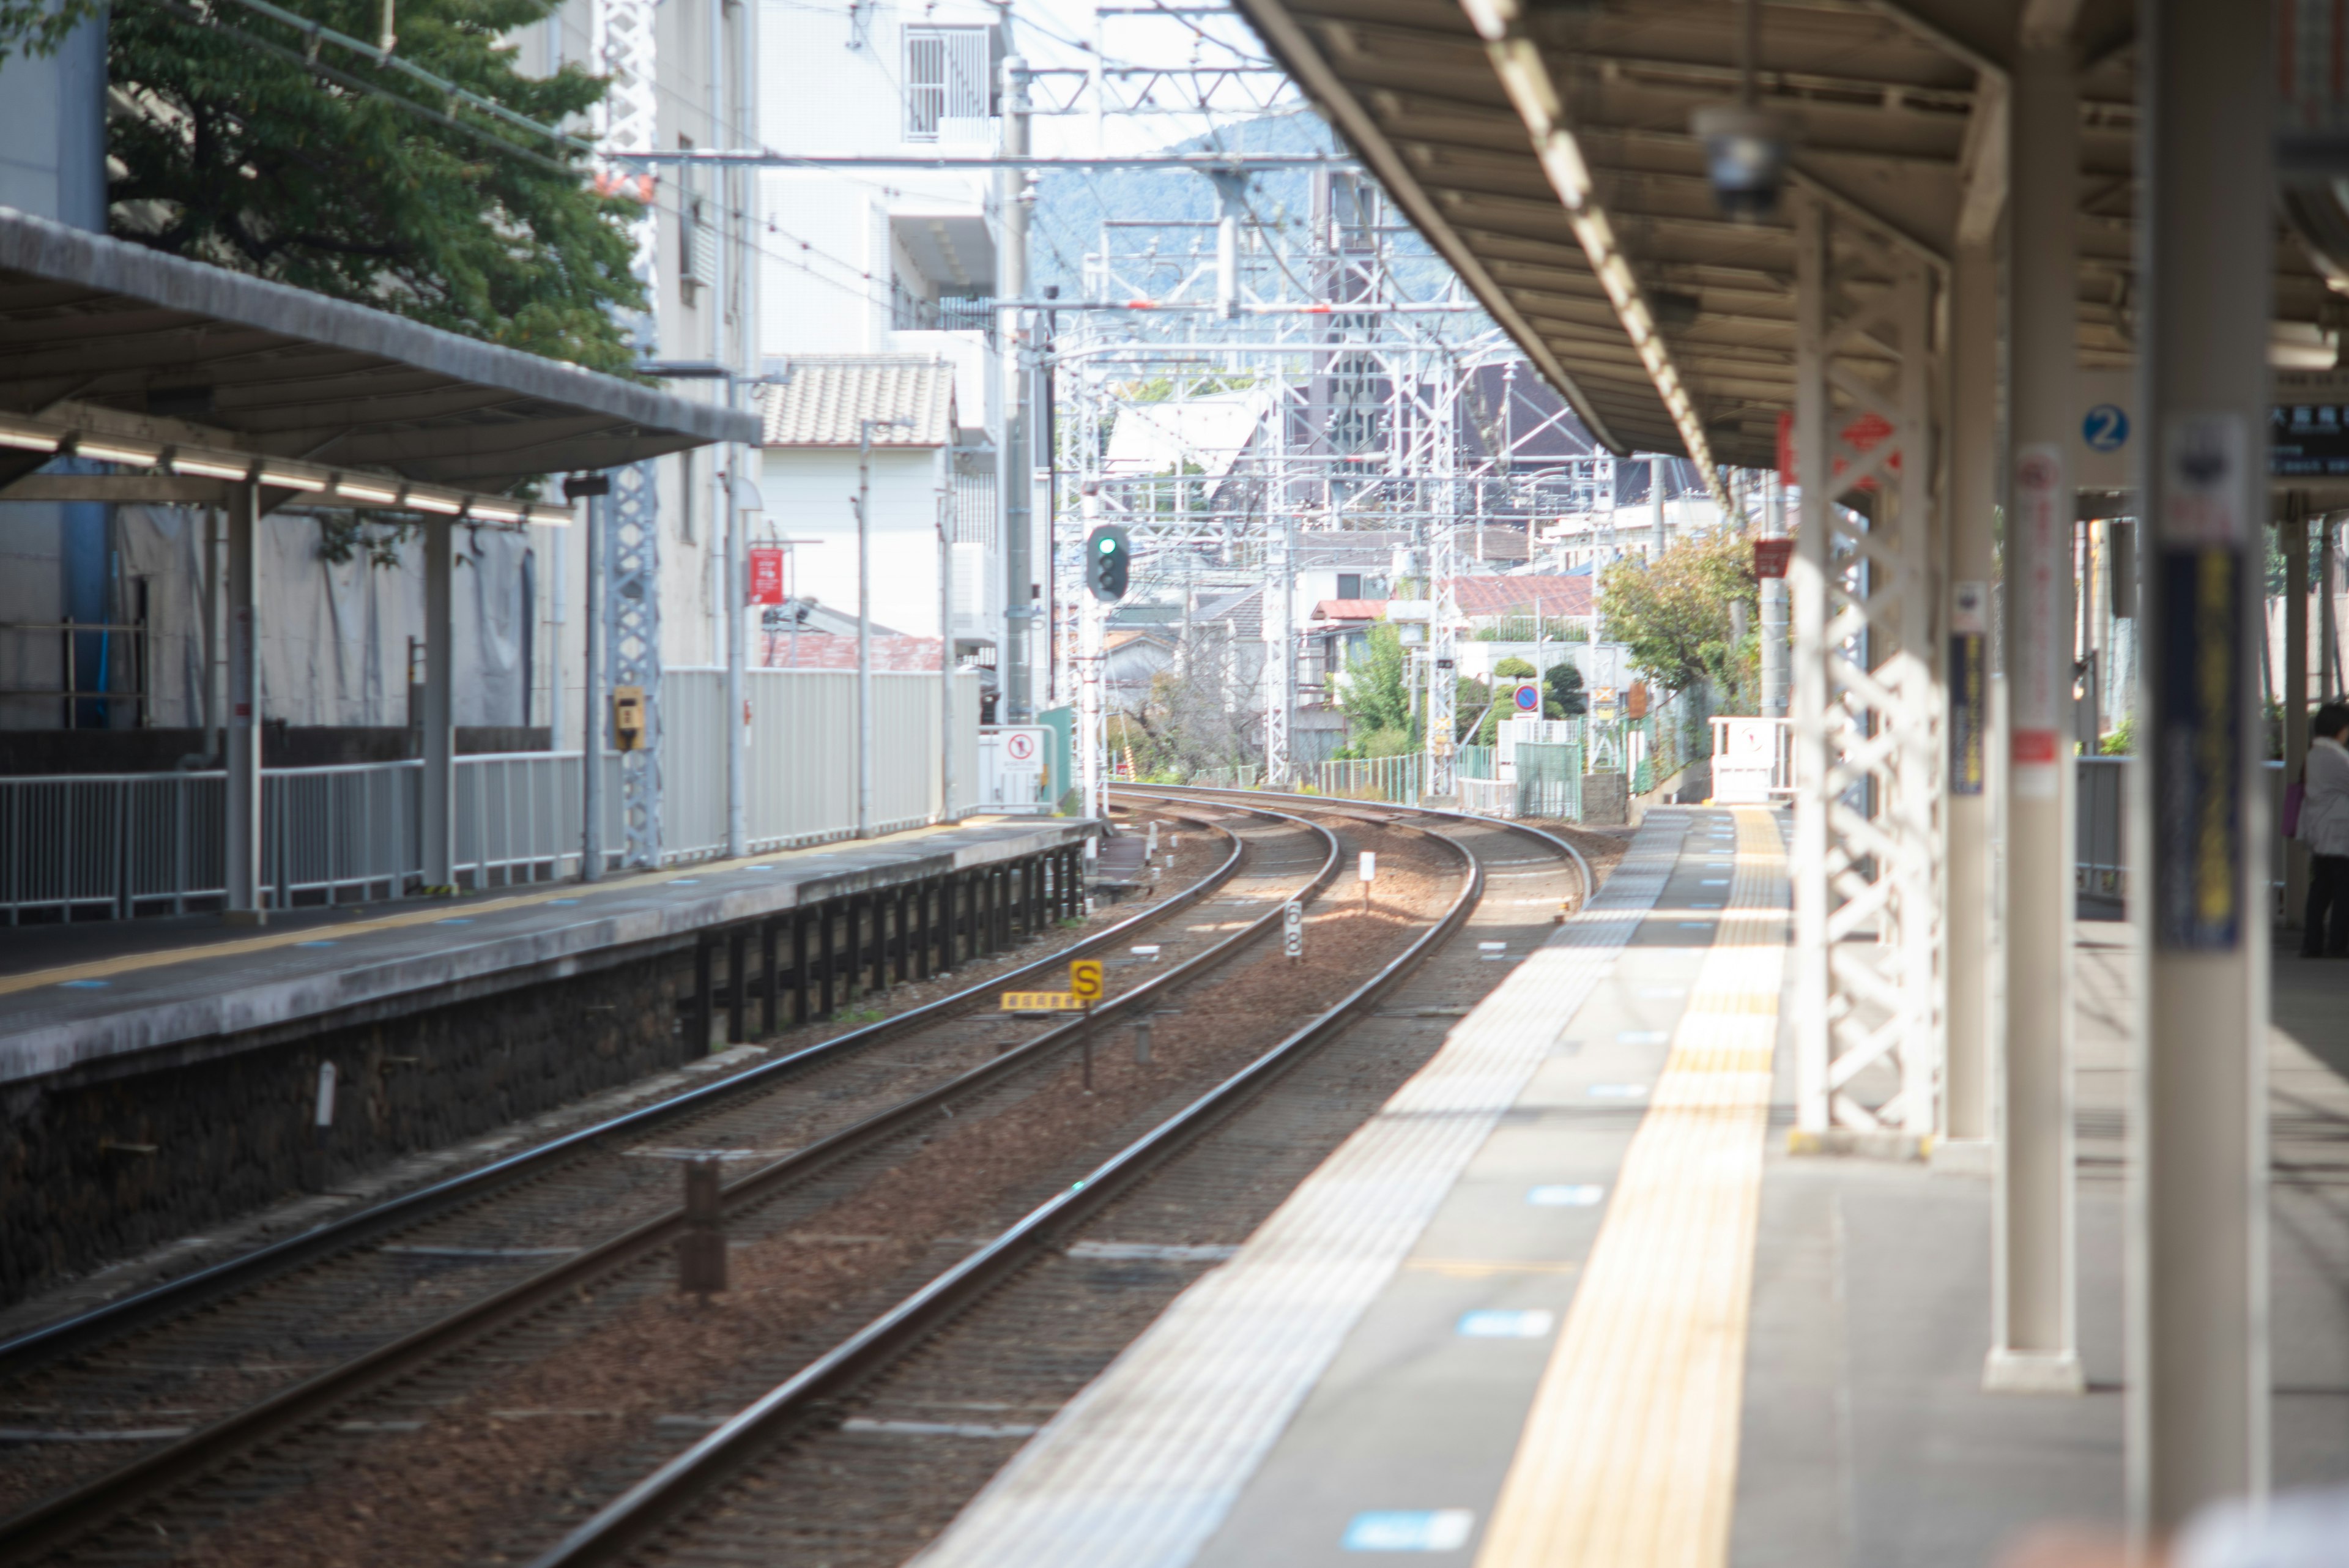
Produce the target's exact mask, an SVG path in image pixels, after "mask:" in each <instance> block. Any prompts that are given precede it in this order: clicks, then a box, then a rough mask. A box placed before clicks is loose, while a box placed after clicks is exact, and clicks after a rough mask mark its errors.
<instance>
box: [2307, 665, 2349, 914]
mask: <svg viewBox="0 0 2349 1568" xmlns="http://www.w3.org/2000/svg"><path fill="white" fill-rule="evenodd" d="M2309 728H2310V729H2311V730H2313V732H2315V734H2314V738H2313V740H2311V741H2310V742H2309V746H2308V764H2307V775H2306V781H2307V782H2306V791H2305V793H2304V794H2303V795H2302V799H2301V803H2300V822H2299V825H2298V827H2297V831H2296V832H2295V834H2294V836H2295V837H2297V838H2298V839H2299V840H2300V841H2301V842H2302V844H2305V845H2307V846H2308V855H2309V876H2308V909H2307V912H2306V915H2305V917H2304V919H2302V926H2301V940H2300V953H2301V956H2302V958H2319V957H2323V958H2343V957H2349V748H2344V746H2343V744H2342V742H2343V741H2344V739H2349V706H2344V705H2343V704H2341V703H2338V702H2327V703H2326V704H2325V705H2324V706H2323V707H2322V708H2319V709H2318V710H2317V711H2316V718H2315V720H2314V721H2313V722H2312V723H2311V724H2310V725H2309ZM2328 916H2329V918H2330V919H2331V921H2332V924H2331V925H2330V927H2328V926H2327V925H2326V923H2325V922H2326V919H2327V918H2328Z"/></svg>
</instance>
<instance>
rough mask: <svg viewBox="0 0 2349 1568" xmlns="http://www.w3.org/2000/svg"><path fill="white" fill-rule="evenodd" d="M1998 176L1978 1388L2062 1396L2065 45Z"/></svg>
mask: <svg viewBox="0 0 2349 1568" xmlns="http://www.w3.org/2000/svg"><path fill="white" fill-rule="evenodd" d="M2011 105H2012V107H2011V109H2010V110H2009V112H2010V114H2011V115H2012V116H2013V119H2012V121H2011V125H2012V130H2011V132H2010V135H2009V137H2008V146H2009V149H2010V151H2009V157H2008V162H2007V182H2008V187H2007V188H2008V191H2009V192H2010V194H2009V205H2008V209H2007V210H2008V213H2009V218H2010V230H2009V233H2010V242H2009V243H2010V244H2011V246H2012V254H2011V257H2010V264H2009V265H2010V272H2009V283H2008V300H2009V308H2010V309H2011V310H2012V311H2013V317H2012V323H2013V333H2012V340H2011V348H2012V353H2011V357H2010V360H2009V363H2010V365H2011V367H2012V378H2013V379H2012V382H2011V388H2010V393H2009V396H2010V398H2011V418H2010V425H2009V430H2008V437H2007V439H2008V442H2009V459H2008V464H2007V472H2008V484H2009V488H2010V492H2011V494H2010V500H2009V503H2008V506H2007V513H2006V516H2007V533H2006V607H2005V608H2006V614H2005V627H2004V630H2005V641H2006V659H2005V664H2006V677H2007V692H2008V702H2009V711H2010V712H2011V714H2012V725H2011V729H2010V731H2009V734H2010V742H2009V764H2008V773H2007V798H2006V801H2005V806H2006V821H2005V827H2006V865H2007V875H2006V878H2005V896H2006V910H2005V915H2006V927H2005V938H2006V941H2005V962H2006V1034H2005V1042H2004V1050H2005V1054H2004V1057H2003V1061H2004V1067H2005V1070H2004V1072H2003V1074H2002V1075H2001V1078H2000V1087H2001V1092H2002V1096H2003V1107H2002V1108H2003V1115H2002V1116H2001V1117H2000V1118H1999V1119H1998V1124H1997V1125H1998V1132H1999V1141H1998V1150H1997V1152H1998V1158H1997V1160H1996V1161H1995V1163H1994V1166H1993V1188H1992V1190H1993V1196H1992V1284H1991V1348H1990V1355H1989V1357H1988V1359H1987V1360H1986V1361H1985V1362H1984V1364H1983V1367H1982V1386H1984V1387H1985V1388H1988V1389H1993V1390H2002V1391H2008V1392H2017V1393H2051V1394H2054V1393H2069V1394H2076V1393H2078V1392H2080V1391H2081V1390H2082V1389H2083V1388H2084V1387H2085V1383H2084V1382H2083V1380H2082V1377H2081V1373H2080V1355H2079V1334H2078V1311H2077V1306H2076V1303H2075V1277H2074V1253H2075V1242H2074V1236H2075V1230H2074V1211H2073V1155H2072V1145H2073V1128H2072V914H2073V909H2072V906H2073V898H2074V893H2073V886H2072V880H2073V879H2072V856H2071V852H2070V851H2071V833H2070V820H2069V817H2070V802H2071V787H2070V786H2071V783H2072V757H2071V753H2072V748H2071V744H2070V742H2071V739H2072V726H2071V699H2072V679H2071V677H2072V599H2073V593H2072V514H2073V510H2074V501H2073V493H2072V483H2071V474H2070V472H2069V464H2068V462H2067V461H2066V459H2067V455H2068V454H2067V446H2068V442H2069V439H2070V435H2071V427H2072V422H2073V421H2074V419H2075V417H2076V415H2077V410H2075V407H2074V406H2073V405H2074V401H2075V400H2074V397H2073V385H2074V364H2075V355H2076V353H2077V350H2076V348H2075V340H2076V337H2077V328H2076V327H2075V322H2074V315H2075V306H2074V304H2073V300H2074V296H2075V292H2076V289H2077V282H2076V275H2077V272H2078V261H2077V258H2076V254H2075V250H2076V247H2075V241H2074V237H2073V230H2074V225H2075V223H2077V221H2078V220H2077V213H2078V206H2079V130H2078V127H2079V95H2078V89H2077V88H2076V86H2075V82H2074V79H2073V66H2072V57H2071V48H2070V45H2069V41H2068V40H2067V39H2065V38H2064V37H2060V36H2057V37H2044V36H2029V35H2026V36H2025V37H2024V39H2023V48H2022V50H2021V52H2020V54H2019V55H2018V57H2017V59H2016V63H2015V69H2014V72H2013V89H2012V99H2011Z"/></svg>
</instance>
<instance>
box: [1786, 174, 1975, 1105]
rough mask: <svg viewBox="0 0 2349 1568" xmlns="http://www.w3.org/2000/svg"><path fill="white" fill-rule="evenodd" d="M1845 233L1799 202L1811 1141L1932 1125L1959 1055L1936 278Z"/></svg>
mask: <svg viewBox="0 0 2349 1568" xmlns="http://www.w3.org/2000/svg"><path fill="white" fill-rule="evenodd" d="M1831 228H1832V226H1831V222H1830V218H1829V214H1828V213H1827V212H1826V209H1825V208H1824V207H1823V206H1822V205H1821V203H1819V202H1816V201H1815V200H1812V199H1809V198H1807V197H1806V198H1804V199H1803V200H1801V201H1800V202H1799V203H1798V206H1797V211H1796V214H1795V236H1796V237H1795V262H1796V265H1795V277H1796V290H1795V292H1796V322H1797V331H1796V339H1795V343H1796V347H1795V444H1796V458H1795V463H1796V473H1795V480H1796V482H1797V483H1800V484H1801V485H1802V496H1803V520H1802V526H1801V527H1800V528H1799V529H1798V530H1797V531H1796V535H1795V537H1796V549H1797V552H1798V555H1797V558H1796V563H1795V617H1796V629H1795V636H1796V639H1797V641H1796V645H1795V713H1794V720H1795V735H1796V742H1795V746H1796V769H1797V774H1798V787H1799V790H1800V794H1798V795H1797V797H1796V807H1795V932H1796V951H1795V965H1796V996H1797V1002H1798V1007H1799V1015H1798V1018H1797V1022H1796V1030H1797V1033H1796V1040H1797V1056H1796V1066H1797V1085H1796V1094H1797V1105H1796V1128H1795V1132H1796V1137H1795V1147H1798V1148H1803V1147H1821V1146H1822V1145H1824V1144H1825V1142H1826V1139H1827V1138H1828V1137H1829V1135H1830V1133H1831V1132H1833V1131H1835V1130H1837V1129H1841V1130H1843V1131H1845V1132H1847V1133H1852V1134H1868V1133H1894V1134H1898V1135H1900V1136H1906V1137H1924V1136H1926V1135H1928V1134H1930V1132H1931V1131H1932V1130H1933V1127H1934V1123H1935V1111H1934V1094H1933V1088H1934V1079H1935V1075H1936V1072H1937V1070H1938V1068H1939V1066H1940V982H1939V970H1938V965H1937V962H1936V952H1937V947H1938V942H1939V937H1940V877H1939V858H1938V845H1937V842H1936V840H1937V835H1938V831H1939V826H1940V824H1939V820H1938V811H1939V805H1940V769H1941V757H1940V722H1939V719H1940V691H1939V688H1938V685H1937V683H1936V681H1935V679H1934V672H1933V660H1932V658H1931V637H1932V629H1931V623H1932V607H1933V602H1932V572H1931V569H1930V568H1931V561H1930V546H1931V543H1932V533H1933V529H1932V498H1931V472H1930V467H1931V459H1930V454H1931V452H1932V451H1933V447H1934V442H1933V440H1932V431H1931V429H1930V397H1929V391H1930V375H1931V370H1932V354H1931V348H1930V319H1931V279H1930V276H1929V275H1928V274H1927V272H1926V267H1925V264H1924V263H1923V262H1922V261H1921V260H1919V259H1918V258H1917V257H1916V256H1915V255H1914V254H1911V253H1910V252H1909V251H1907V250H1906V249H1903V248H1900V247H1897V246H1894V245H1891V244H1888V243H1886V242H1884V241H1883V240H1882V239H1880V238H1878V237H1877V236H1874V235H1871V234H1865V233H1855V234H1847V235H1837V234H1834V233H1832V232H1831ZM1888 359H1889V363H1888ZM1843 496H1853V497H1855V498H1864V499H1866V500H1867V501H1868V504H1869V507H1870V510H1871V512H1872V514H1873V515H1871V516H1869V517H1868V518H1866V519H1864V520H1862V519H1857V518H1856V517H1855V516H1854V514H1851V513H1849V512H1847V511H1846V510H1845V509H1844V508H1843V507H1841V506H1839V505H1837V504H1835V503H1836V501H1837V499H1838V498H1839V497H1843Z"/></svg>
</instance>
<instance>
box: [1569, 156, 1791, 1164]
mask: <svg viewBox="0 0 2349 1568" xmlns="http://www.w3.org/2000/svg"><path fill="white" fill-rule="evenodd" d="M1827 263H1828V254H1827V234H1826V213H1825V212H1823V211H1822V210H1821V206H1820V203H1819V202H1816V201H1814V200H1811V199H1809V198H1808V197H1804V198H1802V199H1800V200H1798V201H1797V202H1796V203H1795V479H1796V481H1797V483H1800V484H1801V486H1802V507H1803V512H1802V522H1801V524H1800V525H1799V526H1798V527H1797V528H1796V529H1795V558H1794V561H1793V563H1792V565H1791V566H1790V567H1789V570H1790V571H1791V572H1792V574H1793V577H1792V583H1791V586H1792V587H1793V590H1794V592H1793V596H1792V597H1793V599H1794V611H1795V648H1794V660H1793V662H1794V693H1793V697H1794V701H1793V703H1792V711H1791V714H1790V720H1791V722H1790V724H1789V726H1788V727H1789V728H1790V729H1792V730H1793V732H1794V742H1795V782H1796V784H1797V786H1798V789H1797V793H1796V794H1795V854H1794V860H1793V872H1794V878H1793V879H1794V888H1793V892H1794V904H1795V1122H1796V1129H1795V1130H1796V1131H1798V1132H1800V1133H1803V1134H1805V1135H1806V1136H1809V1137H1824V1136H1825V1135H1826V1130H1827V1123H1828V1120H1829V1117H1828V1112H1827V1096H1828V1091H1827V1060H1828V1057H1829V1055H1830V1054H1831V1052H1832V1049H1833V1047H1832V1044H1831V1042H1830V1038H1829V1037H1830V1033H1831V1032H1832V1028H1833V1023H1832V1021H1831V1020H1830V1019H1829V1018H1828V1016H1827V998H1828V994H1829V981H1828V963H1829V958H1828V953H1827V936H1826V932H1827V923H1826V917H1827V893H1828V882H1827V808H1828V801H1829V795H1828V793H1827V788H1828V781H1827V759H1828V755H1829V747H1828V737H1827V670H1826V660H1827V655H1828V652H1829V645H1828V643H1827V631H1826V627H1827V572H1828V570H1829V568H1830V566H1831V565H1832V561H1831V557H1830V555H1829V551H1828V548H1827V528H1828V523H1827V509H1828V508H1829V507H1830V506H1832V505H1833V504H1834V503H1835V498H1834V496H1833V495H1832V494H1831V493H1830V486H1829V485H1828V484H1826V483H1820V481H1819V478H1818V476H1819V475H1822V474H1826V473H1828V472H1831V471H1830V469H1829V466H1828V462H1827V444H1828V442H1827V418H1828V413H1829V410H1828V407H1827V389H1826V372H1827V366H1826V355H1827V326H1826V317H1827V291H1828V286H1829V279H1828V276H1827ZM1608 517H1609V530H1610V532H1611V530H1612V525H1613V518H1614V514H1613V513H1612V512H1610V513H1609V514H1608ZM1623 771H1624V773H1625V774H1626V775H1627V777H1628V775H1629V774H1630V771H1631V748H1630V743H1629V740H1628V738H1627V740H1626V743H1625V745H1624V748H1623Z"/></svg>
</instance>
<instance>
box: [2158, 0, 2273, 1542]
mask: <svg viewBox="0 0 2349 1568" xmlns="http://www.w3.org/2000/svg"><path fill="white" fill-rule="evenodd" d="M2138 16H2139V21H2138V26H2137V49H2138V57H2137V94H2138V114H2137V179H2138V182H2139V188H2140V190H2141V191H2142V192H2144V194H2143V198H2142V199H2143V202H2144V206H2143V207H2142V209H2141V210H2140V211H2139V213H2138V218H2137V245H2138V257H2139V265H2138V280H2139V281H2138V286H2139V288H2140V290H2141V291H2142V293H2141V298H2142V302H2143V303H2142V306H2141V313H2140V315H2139V317H2138V320H2139V323H2140V325H2139V327H2138V337H2137V345H2138V358H2137V375H2138V378H2139V379H2138V388H2139V391H2138V407H2139V408H2140V409H2141V410H2143V411H2144V415H2145V430H2146V436H2147V447H2148V448H2149V449H2150V450H2149V451H2148V452H2147V463H2146V473H2145V500H2144V510H2145V516H2146V518H2147V524H2148V531H2149V533H2150V534H2151V535H2152V536H2151V537H2150V538H2148V539H2147V540H2146V542H2145V544H2146V548H2145V551H2144V557H2145V578H2144V581H2145V588H2146V591H2145V593H2144V595H2143V599H2142V606H2141V607H2142V610H2143V613H2144V615H2145V618H2146V625H2145V639H2144V644H2143V649H2144V651H2143V654H2142V656H2141V658H2140V660H2139V665H2140V669H2141V670H2142V674H2141V677H2140V681H2141V684H2140V688H2139V699H2138V703H2137V712H2138V715H2139V719H2140V722H2141V723H2142V725H2143V738H2142V739H2141V740H2140V742H2138V754H2139V755H2140V756H2143V757H2146V758H2150V759H2158V760H2159V762H2160V765H2159V766H2156V767H2145V768H2137V769H2134V770H2132V773H2133V774H2134V787H2135V790H2136V796H2137V798H2136V799H2135V800H2134V802H2133V804H2132V806H2131V809H2130V812H2129V821H2130V823H2131V826H2132V840H2133V841H2132V843H2131V846H2130V851H2131V853H2130V865H2131V872H2130V893H2131V898H2130V900H2129V902H2130V907H2131V910H2132V912H2133V913H2134V915H2135V918H2136V919H2137V929H2138V932H2139V934H2140V937H2141V939H2142V945H2141V947H2140V951H2141V952H2142V953H2143V954H2144V961H2143V965H2142V968H2141V969H2140V971H2139V975H2138V981H2137V1005H2138V1009H2139V1012H2138V1016H2137V1039H2138V1041H2139V1042H2140V1050H2141V1051H2142V1053H2143V1054H2142V1056H2141V1058H2140V1061H2139V1064H2138V1071H2137V1075H2136V1100H2135V1103H2134V1104H2133V1106H2131V1108H2130V1115H2129V1133H2130V1143H2131V1147H2130V1168H2131V1172H2132V1174H2133V1176H2134V1180H2133V1181H2132V1182H2131V1184H2130V1188H2129V1203H2130V1225H2129V1238H2130V1241H2131V1243H2132V1247H2131V1254H2132V1255H2131V1262H2132V1265H2133V1266H2132V1268H2131V1269H2130V1272H2129V1283H2128V1290H2129V1325H2128V1326H2129V1333H2128V1335H2127V1343H2128V1355H2129V1366H2128V1374H2127V1384H2128V1474H2129V1511H2130V1518H2131V1521H2132V1522H2133V1523H2134V1524H2135V1525H2136V1526H2137V1528H2138V1529H2139V1530H2141V1531H2143V1532H2147V1533H2148V1534H2151V1535H2160V1534H2165V1533H2167V1532H2169V1531H2170V1530H2172V1529H2174V1528H2175V1527H2176V1526H2177V1525H2178V1523H2179V1522H2180V1521H2183V1520H2184V1519H2186V1517H2187V1516H2188V1515H2189V1514H2190V1513H2192V1512H2193V1511H2194V1510H2195V1509H2197V1508H2199V1507H2200V1506H2201V1505H2202V1504H2204V1503H2207V1502H2209V1501H2212V1500H2214V1499H2217V1498H2222V1497H2229V1496H2242V1495H2246V1494H2250V1495H2256V1494H2258V1493H2260V1492H2261V1491H2262V1490H2265V1488H2266V1485H2267V1479H2268V1442H2269V1437H2268V1380H2269V1370H2268V1311H2267V1307H2268V1249H2267V1168H2268V1149H2267V1121H2268V1118H2267V1075H2266V1061H2265V1049H2266V1040H2267V1027H2268V961H2269V956H2268V908H2267V885H2268V867H2267V858H2268V857H2267V852H2266V849H2265V846H2266V844H2267V842H2268V835H2269V832H2270V824H2269V821H2268V805H2267V794H2266V791H2265V790H2264V789H2263V788H2262V787H2261V778H2260V766H2261V755H2260V753H2261V752H2262V751H2263V750H2264V749H2265V748H2264V746H2263V745H2262V743H2261V742H2262V739H2263V737H2262V736H2261V728H2262V727H2261V725H2260V723H2259V722H2257V715H2258V713H2259V711H2260V705H2259V692H2260V680H2259V673H2258V659H2259V649H2260V632H2259V622H2258V620H2257V617H2258V615H2259V614H2260V611H2261V598H2262V597H2263V595H2264V592H2265V587H2266V583H2265V576H2266V574H2265V572H2264V570H2263V569H2262V558H2261V556H2262V552H2261V548H2260V546H2261V543H2262V542H2261V538H2260V535H2259V523H2260V521H2261V517H2262V516H2263V514H2264V509H2263V507H2262V506H2261V492H2262V490H2263V488H2264V483H2265V472H2266V468H2267V439H2266V428H2267V410H2266V403H2267V400H2268V370H2267V363H2266V344H2267V336H2268V319H2269V303H2270V295H2271V289H2272V277H2273V273H2272V257H2271V234H2273V233H2274V223H2275V213H2274V189H2275V184H2274V173H2273V168H2272V164H2273V157H2274V153H2273V148H2272V145H2271V140H2270V138H2271V135H2272V128H2271V119H2270V117H2269V115H2268V114H2267V113H2266V112H2265V110H2264V108H2263V106H2264V105H2266V104H2267V102H2268V101H2269V99H2271V96H2272V92H2273V84H2274V80H2275V78H2274V75H2273V73H2272V71H2271V68H2270V67H2269V64H2268V50H2269V41H2268V29H2267V27H2266V26H2263V25H2262V24H2263V22H2264V20H2265V16H2266V14H2265V13H2264V12H2254V13H2251V14H2250V15H2248V16H2247V15H2246V13H2245V12H2244V10H2243V8H2242V7H2241V6H2240V5H2235V4H2230V0H2143V4H2141V5H2140V6H2139V7H2138Z"/></svg>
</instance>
